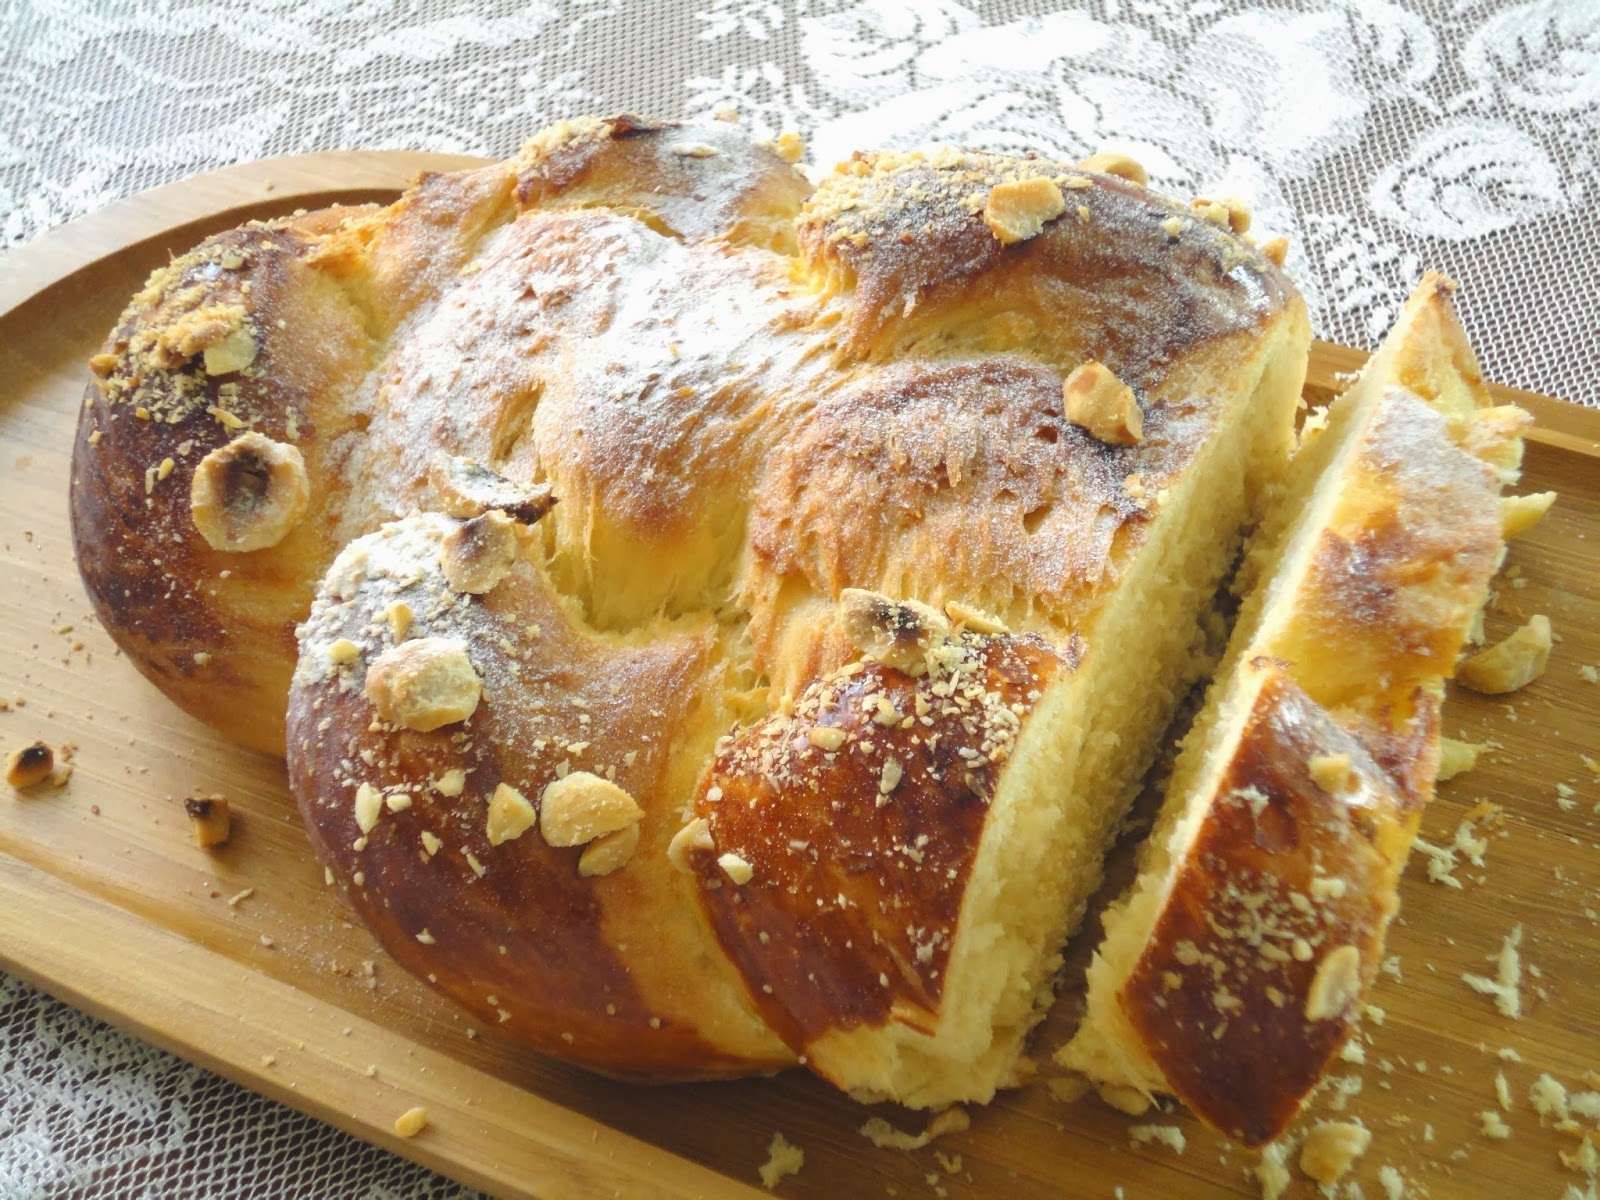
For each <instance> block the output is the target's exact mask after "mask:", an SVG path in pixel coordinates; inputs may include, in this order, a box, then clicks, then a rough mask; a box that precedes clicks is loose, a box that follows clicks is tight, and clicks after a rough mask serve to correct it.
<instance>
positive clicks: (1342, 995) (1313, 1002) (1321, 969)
mask: <svg viewBox="0 0 1600 1200" xmlns="http://www.w3.org/2000/svg"><path fill="white" fill-rule="evenodd" d="M1360 994H1361V951H1359V950H1357V949H1356V948H1355V947H1354V946H1335V947H1334V948H1333V949H1332V950H1330V951H1328V953H1327V954H1326V955H1324V956H1323V959H1322V961H1321V962H1320V963H1318V964H1317V973H1316V974H1315V975H1314V976H1312V979H1311V986H1310V987H1309V988H1308V989H1307V990H1306V1010H1305V1011H1306V1020H1308V1021H1326V1020H1328V1019H1329V1018H1331V1017H1337V1016H1339V1015H1340V1014H1341V1013H1342V1012H1344V1010H1345V1008H1346V1007H1347V1006H1348V1005H1349V1004H1350V1002H1351V1001H1352V1000H1354V999H1356V997H1358V996H1359V995H1360Z"/></svg>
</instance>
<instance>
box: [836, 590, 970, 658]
mask: <svg viewBox="0 0 1600 1200" xmlns="http://www.w3.org/2000/svg"><path fill="white" fill-rule="evenodd" d="M839 620H840V624H841V625H842V627H843V632H844V637H845V640H846V641H847V642H849V643H850V644H851V645H852V646H854V647H855V648H856V649H857V650H859V651H861V653H863V654H865V655H866V656H867V657H868V658H872V659H876V660H877V661H878V662H881V663H883V664H885V665H886V666H891V667H894V668H896V669H897V670H900V671H904V672H905V673H906V674H908V675H921V674H924V673H926V671H927V669H928V665H927V656H928V651H929V650H931V649H932V648H933V647H934V646H935V645H936V644H937V643H938V642H940V641H942V640H943V639H945V638H947V637H949V636H950V622H949V621H948V620H946V619H945V617H944V614H942V613H940V612H939V611H937V610H936V609H933V608H930V607H928V606H927V605H926V604H920V603H918V602H917V601H915V600H891V599H889V597H887V596H884V595H881V594H879V593H878V592H868V591H863V590H862V589H860V588H845V589H844V591H842V592H840V593H839Z"/></svg>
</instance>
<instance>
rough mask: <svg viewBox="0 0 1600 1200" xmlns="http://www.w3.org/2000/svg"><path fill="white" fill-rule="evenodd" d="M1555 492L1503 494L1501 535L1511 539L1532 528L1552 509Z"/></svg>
mask: <svg viewBox="0 0 1600 1200" xmlns="http://www.w3.org/2000/svg"><path fill="white" fill-rule="evenodd" d="M1555 499H1556V494H1555V493H1554V492H1534V493H1533V494H1532V495H1528V496H1502V497H1501V498H1500V529H1501V535H1502V536H1503V537H1504V538H1505V539H1506V541H1510V540H1511V539H1512V538H1514V537H1517V536H1518V535H1519V534H1524V533H1526V532H1528V530H1530V529H1532V528H1533V527H1534V526H1535V525H1537V524H1538V523H1539V521H1540V520H1541V519H1542V518H1543V517H1544V514H1545V513H1547V512H1549V511H1550V506H1551V505H1552V504H1553V503H1555Z"/></svg>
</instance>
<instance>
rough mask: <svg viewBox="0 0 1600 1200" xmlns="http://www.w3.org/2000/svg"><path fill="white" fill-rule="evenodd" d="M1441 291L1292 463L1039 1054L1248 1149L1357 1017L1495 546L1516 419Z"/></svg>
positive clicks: (1270, 1131) (1514, 459) (1418, 297)
mask: <svg viewBox="0 0 1600 1200" xmlns="http://www.w3.org/2000/svg"><path fill="white" fill-rule="evenodd" d="M1450 290H1451V288H1450V285H1449V284H1448V283H1446V282H1445V281H1443V280H1442V279H1439V278H1438V277H1430V278H1429V279H1427V280H1425V281H1424V283H1423V285H1422V286H1421V287H1420V288H1419V289H1418V291H1417V293H1416V294H1415V295H1414V296H1413V297H1412V299H1411V301H1410V303H1409V304H1408V306H1407V308H1406V310H1405V311H1404V312H1403V313H1402V315H1401V317H1400V320H1399V323H1398V324H1397V327H1396V329H1395V331H1394V332H1393V333H1392V334H1391V335H1390V338H1389V339H1388V341H1386V343H1385V345H1384V347H1383V348H1382V349H1380V351H1379V353H1378V354H1377V355H1376V356H1375V357H1374V359H1373V362H1372V363H1371V364H1370V365H1369V367H1368V369H1367V371H1366V372H1365V373H1364V375H1363V377H1362V379H1361V380H1360V381H1359V382H1358V383H1357V384H1356V385H1355V387H1354V388H1352V390H1351V391H1349V392H1347V393H1346V394H1345V395H1344V396H1342V397H1340V398H1339V400H1337V401H1336V402H1335V404H1334V405H1333V407H1332V409H1331V412H1330V417H1329V421H1328V424H1327V427H1326V428H1325V429H1323V430H1321V431H1320V432H1317V433H1315V434H1313V435H1310V436H1308V438H1307V445H1305V446H1304V447H1303V448H1302V449H1301V451H1300V454H1299V456H1298V457H1297V459H1296V461H1295V462H1294V463H1293V464H1292V465H1291V467H1290V471H1289V475H1288V479H1287V483H1286V498H1285V500H1284V501H1283V502H1282V504H1281V506H1280V508H1279V509H1278V510H1276V511H1275V512H1274V514H1273V515H1272V516H1270V517H1269V518H1268V520H1267V521H1266V523H1265V524H1264V527H1263V529H1262V530H1261V531H1260V533H1259V534H1258V536H1257V538H1256V540H1255V542H1254V543H1253V545H1252V547H1251V550H1250V555H1249V559H1248V561H1247V564H1246V569H1245V571H1244V577H1245V578H1246V579H1247V580H1250V581H1252V582H1253V585H1254V586H1253V590H1252V591H1251V592H1250V594H1249V595H1248V596H1247V597H1246V599H1245V602H1244V604H1243V607H1242V609H1241V612H1240V616H1239V620H1238V625H1237V627H1236V630H1235V633H1234V636H1233V640H1232V643H1231V645H1230V649H1229V652H1228V655H1227V656H1226V658H1225V659H1224V665H1223V667H1222V669H1221V670H1220V671H1219V674H1218V678H1217V680H1216V682H1215V683H1214V684H1213V687H1212V689H1211V694H1210V695H1209V696H1208V699H1207V704H1206V707H1205V709H1204V710H1203V711H1202V713H1201V714H1200V716H1199V718H1198V719H1197V721H1196V724H1195V727H1194V728H1193V729H1192V730H1191V732H1190V733H1189V735H1188V737H1187V738H1186V739H1185V742H1184V750H1183V754H1182V757H1181V758H1180V760H1179V763H1178V765H1177V768H1176V770H1175V772H1174V776H1173V780H1172V784H1171V786H1170V789H1169V792H1168V795H1167V799H1166V802H1165V805H1164V807H1163V810H1162V814H1161V816H1160V818H1159V819H1158V823H1157V827H1156V830H1155V832H1154V833H1153V835H1152V837H1151V839H1150V841H1149V843H1147V845H1146V846H1145V847H1144V852H1143V857H1142V859H1141V866H1142V872H1141V875H1140V878H1139V880H1138V881H1137V882H1136V884H1135V886H1134V888H1133V889H1132V891H1131V892H1130V893H1129V895H1127V896H1125V897H1123V898H1122V899H1121V900H1120V901H1118V902H1117V904H1116V905H1114V906H1113V907H1112V909H1111V911H1110V912H1109V913H1108V914H1107V917H1106V930H1107V936H1106V939H1105V941H1104V942H1103V943H1102V945H1101V948H1100V950H1099V951H1098V952H1097V954H1096V958H1095V961H1094V963H1093V964H1092V966H1091V969H1090V996H1089V1015H1088V1018H1087V1019H1086V1021H1085V1022H1084V1025H1083V1026H1082V1027H1081V1028H1080V1030H1079V1032H1078V1034H1077V1035H1076V1036H1075V1038H1074V1039H1073V1041H1072V1042H1070V1043H1069V1044H1068V1045H1067V1046H1066V1047H1065V1048H1064V1049H1063V1050H1062V1052H1061V1053H1060V1054H1059V1055H1058V1060H1059V1061H1060V1062H1062V1063H1063V1064H1064V1065H1067V1066H1071V1067H1073V1068H1075V1069H1078V1070H1081V1071H1083V1072H1085V1073H1086V1074H1088V1075H1090V1076H1091V1077H1092V1078H1094V1079H1096V1080H1097V1081H1099V1082H1100V1083H1102V1084H1109V1085H1114V1086H1119V1087H1131V1088H1135V1089H1138V1090H1139V1091H1143V1092H1145V1093H1147V1094H1148V1093H1156V1092H1166V1093H1170V1094H1174V1095H1176V1096H1178V1097H1179V1098H1180V1099H1182V1100H1183V1101H1184V1102H1185V1103H1186V1104H1187V1105H1188V1106H1189V1107H1190V1108H1192V1109H1193V1110H1194V1111H1195V1112H1196V1113H1197V1114H1198V1115H1199V1116H1201V1117H1202V1118H1203V1119H1204V1120H1206V1121H1207V1122H1208V1123H1210V1124H1212V1125H1214V1126H1215V1127H1217V1128H1218V1129H1220V1130H1221V1131H1222V1132H1224V1133H1226V1134H1227V1135H1228V1136H1230V1137H1233V1138H1235V1139H1237V1140H1239V1141H1242V1142H1244V1143H1245V1144H1247V1145H1260V1144H1263V1143H1265V1142H1268V1141H1271V1140H1272V1139H1273V1138H1275V1137H1277V1136H1278V1134H1279V1133H1281V1132H1282V1131H1283V1130H1284V1129H1285V1128H1286V1127H1287V1126H1288V1125H1289V1123H1290V1122H1291V1121H1292V1120H1293V1119H1294V1117H1295V1116H1296V1114H1297V1113H1298V1112H1299V1110H1300V1108H1301V1106H1302V1104H1303V1103H1304V1102H1305V1100H1306V1098H1307V1097H1308V1096H1309V1095H1310V1093H1311V1091H1312V1089H1313V1088H1314V1087H1315V1085H1316V1084H1317V1082H1318V1080H1319V1079H1320V1078H1321V1076H1322V1073H1323V1071H1324V1070H1325V1069H1326V1067H1327V1064H1328V1063H1329V1062H1330V1061H1331V1059H1332V1057H1333V1055H1334V1054H1335V1053H1336V1052H1337V1051H1338V1049H1339V1047H1340V1046H1341V1045H1342V1044H1343V1043H1344V1041H1345V1040H1346V1038H1348V1037H1349V1035H1350V1033H1351V1031H1352V1030H1353V1029H1354V1028H1355V1025H1356V1024H1357V1022H1358V1021H1359V1019H1360V1015H1361V1011H1362V1002H1363V1000H1364V998H1365V995H1366V992H1367V989H1368V988H1369V986H1370V985H1371V983H1372V980H1373V978H1374V977H1375V975H1376V973H1377V970H1378V967H1379V965H1380V964H1381V962H1382V958H1383V941H1384V934H1385V931H1386V930H1387V928H1388V924H1389V921H1390V920H1391V919H1392V917H1393V916H1394V913H1395V911H1396V909H1397V907H1398V887H1399V879H1400V874H1401V871H1402V870H1403V868H1404V865H1405V860H1406V857H1407V855H1408V854H1409V852H1410V848H1411V843H1412V840H1413V838H1414V836H1415V834H1416V830H1417V827H1418V824H1419V822H1420V819H1421V813H1422V808H1423V806H1424V805H1425V804H1426V803H1427V801H1428V800H1429V799H1430V798H1431V797H1432V794H1433V786H1434V776H1435V774H1436V770H1437V763H1438V753H1439V709H1440V704H1441V702H1442V700H1443V695H1444V681H1445V679H1446V678H1447V677H1448V675H1449V674H1450V673H1451V671H1452V670H1453V664H1454V663H1455V660H1456V657H1457V654H1458V653H1459V651H1460V650H1461V648H1462V646H1463V644H1464V642H1465V640H1466V637H1467V634H1468V631H1469V629H1470V627H1471V625H1472V623H1473V621H1474V620H1475V618H1476V615H1477V614H1478V612H1479V610H1480V609H1481V608H1482V605H1483V603H1484V600H1485V598H1486V596H1487V592H1488V586H1489V581H1490V578H1491V576H1492V575H1493V573H1494V572H1495V570H1496V569H1497V568H1498V565H1499V562H1500V558H1501V554H1502V551H1503V543H1502V529H1501V517H1500V501H1499V493H1500V488H1501V485H1502V483H1503V482H1506V481H1508V480H1509V479H1510V478H1514V475H1515V469H1516V464H1517V463H1518V462H1519V461H1520V453H1521V445H1520V437H1519V431H1520V429H1521V428H1522V427H1523V425H1524V424H1526V422H1527V418H1526V416H1525V415H1523V414H1521V413H1520V412H1517V411H1516V410H1510V411H1507V410H1504V409H1500V408H1495V407H1493V406H1492V402H1491V401H1490V398H1489V396H1488V393H1487V390H1486V389H1485V388H1484V387H1483V385H1482V381H1481V379H1480V378H1479V377H1478V374H1477V370H1476V363H1475V362H1474V361H1473V359H1472V355H1471V350H1470V348H1469V347H1468V346H1467V343H1466V340H1465V337H1464V335H1463V334H1462V333H1461V330H1460V327H1459V325H1458V324H1457V323H1456V320H1455V317H1454V313H1453V311H1452V308H1451V305H1450V300H1449V295H1450ZM1330 978H1331V979H1332V980H1333V981H1334V982H1336V983H1337V984H1338V987H1337V988H1336V989H1335V991H1333V992H1331V993H1330V992H1329V991H1328V990H1327V985H1328V983H1329V981H1330Z"/></svg>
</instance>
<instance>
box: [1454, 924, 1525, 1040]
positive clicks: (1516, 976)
mask: <svg viewBox="0 0 1600 1200" xmlns="http://www.w3.org/2000/svg"><path fill="white" fill-rule="evenodd" d="M1521 944H1522V926H1521V925H1518V926H1515V927H1514V928H1513V929H1512V930H1511V932H1510V933H1508V934H1506V936H1505V940H1504V941H1503V942H1502V943H1501V944H1500V953H1499V954H1498V955H1497V956H1496V957H1495V959H1494V963H1495V977H1494V978H1493V979H1489V978H1488V977H1486V976H1483V975H1475V974H1473V973H1472V972H1470V971H1468V972H1466V973H1464V974H1463V975H1462V976H1461V978H1462V979H1463V980H1464V981H1465V982H1466V984H1467V986H1468V987H1470V988H1471V989H1472V990H1473V991H1475V992H1480V993H1482V994H1483V995H1485V996H1493V997H1494V1006H1495V1009H1496V1010H1497V1011H1498V1012H1499V1013H1500V1015H1501V1016H1504V1017H1510V1018H1511V1019H1512V1020H1516V1019H1518V1018H1519V1017H1521V1016H1522V993H1521V991H1520V990H1519V988H1520V985H1521V983H1522V956H1521V954H1520V953H1519V952H1518V949H1517V948H1518V947H1519V946H1520V945H1521Z"/></svg>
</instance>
